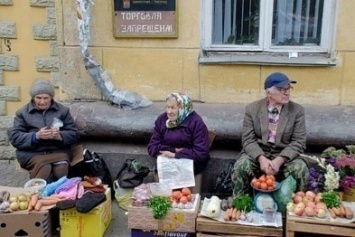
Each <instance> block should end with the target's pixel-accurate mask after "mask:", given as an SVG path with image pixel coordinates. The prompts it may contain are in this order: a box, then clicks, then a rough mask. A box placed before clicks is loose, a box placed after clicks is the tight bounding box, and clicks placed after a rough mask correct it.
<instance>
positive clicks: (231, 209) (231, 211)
mask: <svg viewBox="0 0 355 237" xmlns="http://www.w3.org/2000/svg"><path fill="white" fill-rule="evenodd" d="M232 214H233V207H232V208H230V211H229V220H231V219H232Z"/></svg>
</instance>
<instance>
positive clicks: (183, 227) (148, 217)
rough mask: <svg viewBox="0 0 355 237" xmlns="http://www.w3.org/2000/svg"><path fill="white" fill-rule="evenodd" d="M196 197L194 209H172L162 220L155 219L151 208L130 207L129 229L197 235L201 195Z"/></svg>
mask: <svg viewBox="0 0 355 237" xmlns="http://www.w3.org/2000/svg"><path fill="white" fill-rule="evenodd" d="M194 196H195V198H194V203H193V208H192V209H177V208H173V209H170V210H169V211H168V213H167V214H166V216H165V218H164V219H162V220H157V219H154V218H153V211H152V209H151V208H149V207H146V206H143V207H135V206H131V205H130V206H129V207H128V228H131V229H140V230H149V231H151V230H162V231H173V232H188V233H195V227H196V217H197V214H198V211H199V208H200V202H201V197H200V195H199V194H194Z"/></svg>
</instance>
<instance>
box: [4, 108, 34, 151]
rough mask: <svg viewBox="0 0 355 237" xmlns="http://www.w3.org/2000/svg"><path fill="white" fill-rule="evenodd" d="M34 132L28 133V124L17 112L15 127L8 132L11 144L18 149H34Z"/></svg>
mask: <svg viewBox="0 0 355 237" xmlns="http://www.w3.org/2000/svg"><path fill="white" fill-rule="evenodd" d="M34 134H35V133H34V132H28V128H27V123H26V120H25V118H24V116H23V115H22V113H20V112H17V113H16V116H15V118H14V125H13V127H12V128H10V129H9V130H8V137H9V140H10V143H11V144H12V145H13V146H14V147H15V148H17V149H29V148H33V147H34V144H33V143H32V136H33V135H34Z"/></svg>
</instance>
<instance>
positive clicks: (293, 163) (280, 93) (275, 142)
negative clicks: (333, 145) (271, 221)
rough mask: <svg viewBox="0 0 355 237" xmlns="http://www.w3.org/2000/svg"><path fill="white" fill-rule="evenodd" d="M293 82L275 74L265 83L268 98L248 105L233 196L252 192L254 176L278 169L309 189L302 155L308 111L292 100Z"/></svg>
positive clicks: (235, 169) (234, 172)
mask: <svg viewBox="0 0 355 237" xmlns="http://www.w3.org/2000/svg"><path fill="white" fill-rule="evenodd" d="M294 83H296V81H293V80H290V79H289V78H288V77H287V76H286V75H285V74H283V73H280V72H276V73H273V74H271V75H269V76H268V77H267V78H266V80H265V83H264V89H265V92H266V97H265V98H263V99H261V100H258V101H255V102H253V103H251V104H249V105H247V106H246V108H245V115H244V121H243V133H242V152H241V153H240V154H239V155H238V157H237V160H236V162H235V165H234V170H233V173H232V182H233V185H234V189H233V196H234V197H239V196H241V195H243V194H246V193H248V192H250V190H249V189H250V182H251V180H252V178H254V177H256V178H258V177H260V176H261V175H263V174H265V175H273V176H277V175H278V174H279V172H280V174H281V176H283V178H285V177H288V176H289V175H292V177H293V178H294V179H295V180H296V183H297V190H305V189H307V185H308V178H309V170H308V167H307V164H306V162H305V161H304V160H303V159H301V158H299V155H300V154H301V153H303V152H304V150H305V148H306V123H305V112H304V108H303V107H302V106H301V105H299V104H297V103H295V102H293V101H290V94H291V91H292V89H293V87H292V86H291V84H294Z"/></svg>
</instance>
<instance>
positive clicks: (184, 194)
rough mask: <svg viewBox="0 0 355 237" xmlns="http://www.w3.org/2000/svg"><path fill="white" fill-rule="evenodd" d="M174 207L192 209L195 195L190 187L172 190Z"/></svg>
mask: <svg viewBox="0 0 355 237" xmlns="http://www.w3.org/2000/svg"><path fill="white" fill-rule="evenodd" d="M170 200H171V201H172V207H173V208H179V209H191V208H192V203H193V201H194V199H193V195H192V194H191V190H190V189H189V188H182V189H179V190H175V191H173V192H172V194H171V196H170Z"/></svg>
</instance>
